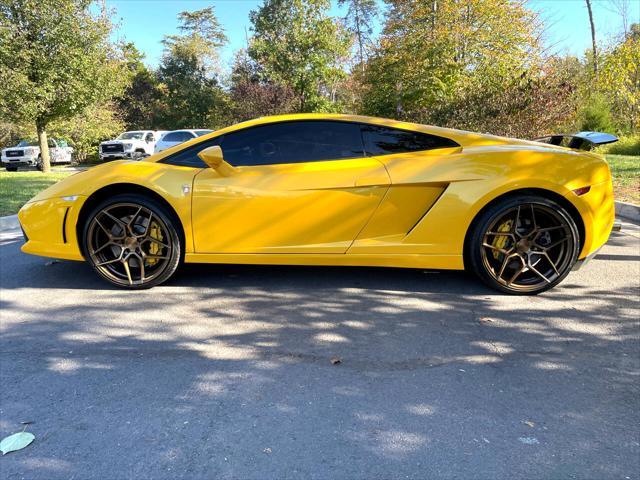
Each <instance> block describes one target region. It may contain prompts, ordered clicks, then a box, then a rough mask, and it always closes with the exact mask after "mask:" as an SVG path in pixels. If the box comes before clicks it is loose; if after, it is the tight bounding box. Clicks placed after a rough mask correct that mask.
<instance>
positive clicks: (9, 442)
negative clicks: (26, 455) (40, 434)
mask: <svg viewBox="0 0 640 480" xmlns="http://www.w3.org/2000/svg"><path fill="white" fill-rule="evenodd" d="M35 438H36V437H35V436H34V435H33V433H29V432H18V433H14V434H13V435H9V436H8V437H6V438H4V439H3V440H2V441H1V442H0V451H2V455H6V454H7V453H9V452H15V451H16V450H22V449H23V448H24V447H26V446H27V445H29V444H30V443H31V442H33V440H34V439H35Z"/></svg>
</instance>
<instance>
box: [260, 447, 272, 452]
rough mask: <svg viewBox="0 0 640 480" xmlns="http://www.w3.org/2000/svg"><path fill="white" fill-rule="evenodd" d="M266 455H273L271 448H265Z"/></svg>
mask: <svg viewBox="0 0 640 480" xmlns="http://www.w3.org/2000/svg"><path fill="white" fill-rule="evenodd" d="M262 451H263V452H264V453H271V449H270V448H269V447H267V448H265V449H264V450H262Z"/></svg>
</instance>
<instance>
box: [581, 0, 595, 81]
mask: <svg viewBox="0 0 640 480" xmlns="http://www.w3.org/2000/svg"><path fill="white" fill-rule="evenodd" d="M584 1H585V2H586V4H587V11H588V12H589V26H590V28H591V49H592V55H593V73H594V74H595V75H596V76H597V75H598V48H597V44H596V24H595V23H594V21H593V10H592V9H591V0H584Z"/></svg>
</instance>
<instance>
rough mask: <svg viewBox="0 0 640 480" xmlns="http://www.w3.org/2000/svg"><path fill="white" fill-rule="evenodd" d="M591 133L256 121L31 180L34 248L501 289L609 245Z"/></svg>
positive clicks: (598, 138)
mask: <svg viewBox="0 0 640 480" xmlns="http://www.w3.org/2000/svg"><path fill="white" fill-rule="evenodd" d="M615 140H616V138H615V137H613V136H611V135H608V134H604V133H596V132H581V133H578V134H574V135H550V136H549V137H545V138H541V139H538V140H537V141H527V140H517V139H512V138H503V137H497V136H492V135H484V134H478V133H471V132H466V131H460V130H453V129H445V128H438V127H432V126H427V125H419V124H413V123H406V122H400V121H395V120H387V119H381V118H371V117H362V116H352V115H337V114H301V115H285V116H275V117H266V118H259V119H256V120H251V121H248V122H244V123H240V124H237V125H233V126H230V127H227V128H223V129H221V130H218V131H215V132H212V133H210V134H207V135H204V136H202V137H198V138H194V139H193V140H190V141H188V142H186V143H182V144H180V145H176V146H174V147H171V148H169V149H167V150H164V151H162V152H161V153H158V154H155V155H152V156H150V157H148V158H145V159H143V160H141V161H133V160H120V161H114V162H110V163H106V164H102V165H99V166H96V167H94V168H91V169H89V170H87V171H84V172H81V173H77V174H75V175H72V176H70V177H68V178H67V179H65V180H63V181H61V182H59V183H57V184H55V185H53V186H51V187H50V188H48V189H46V190H44V191H43V192H41V193H40V194H38V195H37V196H36V197H34V198H33V199H32V200H30V201H29V202H28V203H27V204H26V205H25V206H24V207H23V208H22V209H21V210H20V213H19V220H20V224H21V226H22V229H23V231H24V236H25V240H26V241H25V243H24V245H23V246H22V251H23V252H25V253H29V254H34V255H43V256H47V257H55V258H62V259H68V260H86V261H87V262H89V263H90V264H91V266H92V267H93V268H94V269H95V271H96V272H97V273H98V274H99V275H100V276H102V277H103V278H104V279H106V280H107V281H109V282H111V283H113V284H115V285H117V286H121V287H125V288H148V287H152V286H155V285H158V284H160V283H162V282H164V281H166V280H167V279H169V278H170V277H171V276H172V275H173V273H174V272H175V271H176V269H177V268H178V267H179V265H180V264H181V263H182V262H186V263H236V264H239V263H242V264H270V265H338V266H339V265H349V266H377V267H404V268H419V269H449V270H462V269H467V270H470V271H473V272H475V274H477V275H478V277H480V279H482V280H483V281H484V282H485V283H487V284H488V285H489V286H491V287H493V288H495V289H497V290H500V291H502V292H506V293H513V294H536V293H539V292H542V291H544V290H547V289H549V288H551V287H553V286H554V285H556V284H558V283H559V282H560V281H562V279H564V278H565V277H566V276H567V275H568V274H569V272H570V271H571V270H572V269H573V268H575V267H576V266H578V265H579V264H580V263H582V262H583V261H585V260H586V259H588V258H589V257H591V256H593V255H594V254H595V252H596V251H597V250H598V249H599V248H600V247H601V246H602V245H603V244H604V243H605V242H606V241H607V239H608V237H609V233H610V231H611V229H612V225H613V222H614V201H613V193H612V184H611V175H610V172H609V167H608V165H607V163H606V162H605V161H604V160H603V158H602V157H601V156H599V155H596V154H594V153H592V152H590V151H589V150H590V149H591V148H592V147H593V146H594V145H598V144H602V143H609V142H612V141H615Z"/></svg>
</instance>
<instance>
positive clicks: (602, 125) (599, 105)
mask: <svg viewBox="0 0 640 480" xmlns="http://www.w3.org/2000/svg"><path fill="white" fill-rule="evenodd" d="M578 123H579V129H580V130H586V131H591V132H613V131H614V130H615V129H614V127H613V121H612V119H611V105H610V104H609V103H608V102H607V100H606V99H605V97H604V96H602V95H599V94H594V95H592V96H591V97H588V98H586V99H585V100H584V103H583V106H582V107H581V108H580V111H579V113H578Z"/></svg>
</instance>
